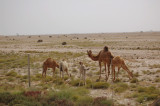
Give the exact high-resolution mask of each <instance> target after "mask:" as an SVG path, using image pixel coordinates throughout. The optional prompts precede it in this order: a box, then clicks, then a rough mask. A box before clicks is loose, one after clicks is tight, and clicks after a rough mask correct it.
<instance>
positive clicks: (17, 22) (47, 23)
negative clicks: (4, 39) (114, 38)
mask: <svg viewBox="0 0 160 106" xmlns="http://www.w3.org/2000/svg"><path fill="white" fill-rule="evenodd" d="M150 30H152V31H160V0H0V35H16V33H19V34H65V33H105V32H133V31H150Z"/></svg>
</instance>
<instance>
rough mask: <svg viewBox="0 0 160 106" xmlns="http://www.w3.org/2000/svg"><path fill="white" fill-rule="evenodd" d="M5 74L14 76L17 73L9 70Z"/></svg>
mask: <svg viewBox="0 0 160 106" xmlns="http://www.w3.org/2000/svg"><path fill="white" fill-rule="evenodd" d="M6 76H12V77H16V76H17V73H16V72H15V71H13V70H12V71H10V72H8V73H7V74H6Z"/></svg>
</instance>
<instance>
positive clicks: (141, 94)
mask: <svg viewBox="0 0 160 106" xmlns="http://www.w3.org/2000/svg"><path fill="white" fill-rule="evenodd" d="M137 91H138V92H137V93H134V94H133V95H132V97H133V98H137V99H136V101H137V102H139V103H143V102H145V101H150V100H155V99H157V97H158V95H159V94H160V90H159V89H157V88H155V87H153V86H150V87H138V89H137Z"/></svg>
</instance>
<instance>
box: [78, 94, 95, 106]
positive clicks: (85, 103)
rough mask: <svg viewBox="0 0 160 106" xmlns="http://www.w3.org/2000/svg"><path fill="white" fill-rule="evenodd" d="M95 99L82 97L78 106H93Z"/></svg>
mask: <svg viewBox="0 0 160 106" xmlns="http://www.w3.org/2000/svg"><path fill="white" fill-rule="evenodd" d="M92 103H93V98H92V97H89V96H83V97H80V98H79V99H78V100H77V102H76V106H92Z"/></svg>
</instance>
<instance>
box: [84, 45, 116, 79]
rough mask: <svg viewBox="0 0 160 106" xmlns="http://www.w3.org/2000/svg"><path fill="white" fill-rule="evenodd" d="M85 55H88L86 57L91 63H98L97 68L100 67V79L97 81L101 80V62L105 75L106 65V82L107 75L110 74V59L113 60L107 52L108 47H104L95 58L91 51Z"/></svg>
mask: <svg viewBox="0 0 160 106" xmlns="http://www.w3.org/2000/svg"><path fill="white" fill-rule="evenodd" d="M87 54H88V56H89V57H90V58H91V59H92V60H93V61H98V62H99V67H100V77H99V80H100V79H101V62H103V63H104V66H105V73H106V64H107V66H108V77H107V73H106V80H108V78H109V74H110V65H111V60H112V58H113V55H112V54H111V52H110V51H109V50H108V47H107V46H105V47H104V49H103V50H101V51H100V52H99V54H98V55H97V56H94V55H93V54H92V51H91V50H89V51H87Z"/></svg>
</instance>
